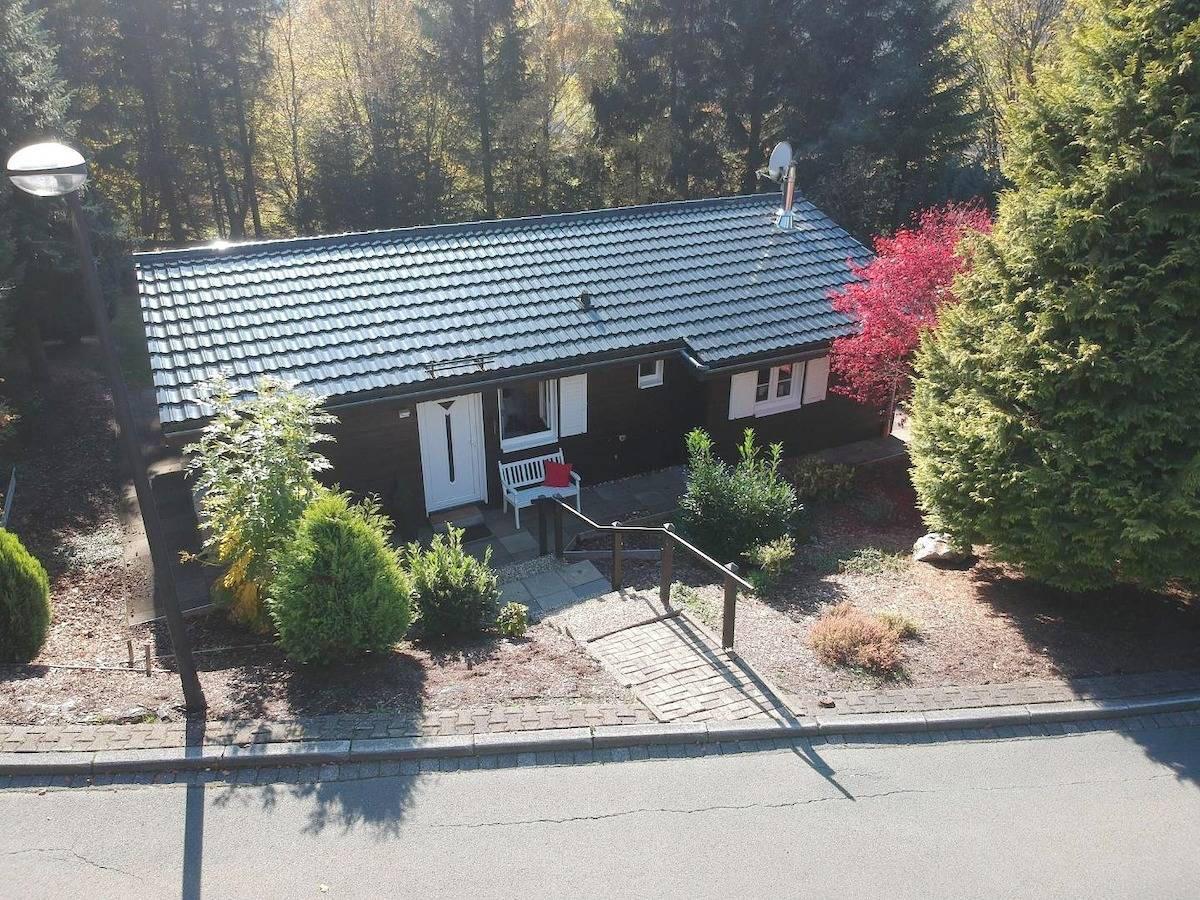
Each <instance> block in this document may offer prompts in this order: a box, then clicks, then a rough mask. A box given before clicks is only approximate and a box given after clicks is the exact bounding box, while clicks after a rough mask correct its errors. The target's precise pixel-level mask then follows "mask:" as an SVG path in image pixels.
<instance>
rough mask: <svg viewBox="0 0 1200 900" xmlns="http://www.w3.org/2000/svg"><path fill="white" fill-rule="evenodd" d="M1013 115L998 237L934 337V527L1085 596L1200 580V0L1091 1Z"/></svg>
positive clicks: (928, 396)
mask: <svg viewBox="0 0 1200 900" xmlns="http://www.w3.org/2000/svg"><path fill="white" fill-rule="evenodd" d="M1073 6H1074V12H1075V13H1076V15H1075V16H1074V17H1073V22H1074V28H1073V31H1072V34H1071V36H1070V37H1069V38H1068V39H1067V40H1065V41H1063V42H1062V48H1061V58H1060V60H1059V62H1058V63H1057V64H1056V65H1055V66H1053V67H1047V68H1046V69H1045V71H1044V72H1041V73H1039V77H1038V80H1037V82H1036V84H1035V85H1033V87H1032V89H1031V90H1030V91H1029V92H1028V96H1026V97H1024V98H1023V99H1022V102H1021V103H1017V104H1013V105H1011V107H1010V108H1011V110H1012V117H1011V119H1008V118H1007V114H1006V128H1005V138H1006V146H1005V175H1006V176H1007V178H1008V180H1009V181H1010V183H1011V184H1012V187H1011V188H1010V189H1009V190H1007V191H1005V192H1004V193H1003V194H1002V195H1001V198H1000V205H999V212H998V215H997V217H996V224H995V228H994V229H993V231H992V233H991V235H990V236H981V237H976V238H972V239H971V242H970V245H969V249H970V252H971V254H972V258H973V261H974V262H973V265H972V267H971V270H970V271H969V272H968V273H966V274H965V275H963V276H962V277H960V279H959V280H958V282H957V283H956V285H955V293H956V294H957V295H958V297H959V303H957V304H954V305H951V306H950V307H949V309H948V310H947V311H946V312H945V313H944V314H943V316H942V318H941V320H940V321H939V323H938V326H937V328H936V329H933V330H930V331H926V332H925V334H924V336H923V340H922V342H921V349H920V351H919V352H918V354H917V359H916V375H917V378H916V385H915V392H914V396H913V404H912V444H911V448H910V450H911V456H912V461H913V469H912V473H913V484H914V485H915V487H916V489H917V494H918V497H919V499H920V505H921V508H922V510H923V511H924V513H925V516H926V522H927V524H928V526H929V528H930V530H931V531H945V532H948V533H949V534H951V535H953V536H954V537H955V539H956V540H957V541H959V542H960V543H963V544H985V545H988V547H989V554H990V555H992V556H993V557H994V558H996V559H999V560H1004V561H1007V562H1011V563H1014V564H1016V565H1018V566H1020V567H1021V568H1022V570H1023V571H1024V572H1025V573H1026V574H1028V575H1029V576H1031V577H1033V578H1037V579H1040V580H1043V581H1046V582H1048V583H1050V584H1053V585H1055V586H1058V587H1061V588H1065V589H1067V590H1089V589H1101V588H1105V587H1108V586H1111V585H1112V584H1114V583H1117V582H1125V583H1133V584H1136V585H1139V586H1141V587H1143V588H1147V589H1161V588H1163V587H1167V586H1169V585H1170V584H1171V583H1172V582H1174V581H1177V580H1178V581H1182V582H1185V583H1193V584H1194V583H1196V582H1197V581H1200V455H1198V454H1197V448H1200V402H1197V397H1200V365H1198V364H1197V359H1200V302H1197V285H1200V243H1198V236H1200V203H1197V202H1196V201H1197V196H1196V185H1197V184H1200V127H1198V125H1197V123H1198V122H1200V89H1198V87H1197V85H1198V82H1197V71H1198V70H1197V66H1196V47H1197V40H1198V39H1200V24H1198V22H1197V11H1198V9H1200V7H1198V6H1197V3H1196V2H1195V0H1186V2H1180V0H1136V2H1134V0H1080V2H1077V3H1075V4H1073Z"/></svg>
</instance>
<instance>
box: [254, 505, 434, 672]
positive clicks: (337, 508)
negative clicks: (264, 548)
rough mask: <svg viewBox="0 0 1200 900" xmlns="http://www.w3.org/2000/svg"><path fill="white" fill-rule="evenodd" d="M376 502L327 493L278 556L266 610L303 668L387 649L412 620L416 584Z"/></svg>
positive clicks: (287, 649)
mask: <svg viewBox="0 0 1200 900" xmlns="http://www.w3.org/2000/svg"><path fill="white" fill-rule="evenodd" d="M388 531H389V523H388V520H387V518H386V517H385V516H383V515H381V514H380V513H379V510H378V506H377V504H375V503H374V502H373V501H372V502H367V503H364V504H362V505H355V504H353V503H351V502H350V499H349V498H348V497H347V496H346V495H345V494H334V493H329V494H325V495H324V496H321V497H319V498H317V499H316V500H314V501H312V502H311V503H309V504H308V506H307V507H306V508H305V510H304V513H303V514H302V515H301V517H300V521H299V523H298V524H297V526H296V532H295V534H294V536H293V537H292V539H291V541H290V542H289V543H288V544H287V545H286V547H285V548H284V549H283V551H282V552H281V553H280V554H279V556H278V560H277V566H276V568H277V572H276V575H275V579H274V581H273V582H272V584H271V596H270V599H268V601H267V608H268V611H269V612H270V615H271V620H272V621H273V622H274V623H275V628H276V630H277V631H278V633H279V643H280V644H281V645H282V647H283V650H284V652H285V653H286V654H287V655H288V656H289V657H290V658H292V659H294V660H296V661H297V662H303V663H308V662H316V663H329V662H341V661H343V660H347V659H351V658H353V657H356V656H361V655H362V654H364V653H366V652H368V651H371V650H374V651H382V650H387V649H388V648H389V647H391V646H392V645H393V644H395V643H396V641H398V640H400V638H402V637H403V636H404V632H405V631H406V630H407V629H408V625H409V622H410V620H411V611H410V601H409V595H410V592H411V580H410V578H409V576H408V573H407V572H405V571H404V569H403V568H402V567H401V565H400V561H399V559H398V558H397V555H396V552H395V551H394V550H393V549H392V547H391V545H390V543H389V541H388Z"/></svg>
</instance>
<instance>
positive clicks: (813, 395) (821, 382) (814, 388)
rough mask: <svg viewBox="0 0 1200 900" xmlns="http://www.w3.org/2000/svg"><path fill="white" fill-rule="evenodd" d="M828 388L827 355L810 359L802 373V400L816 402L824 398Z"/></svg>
mask: <svg viewBox="0 0 1200 900" xmlns="http://www.w3.org/2000/svg"><path fill="white" fill-rule="evenodd" d="M828 388H829V357H828V356H818V357H817V358H816V359H810V360H809V361H808V363H807V368H806V371H805V373H804V402H805V403H816V402H817V401H819V400H824V399H825V392H826V391H827V390H828Z"/></svg>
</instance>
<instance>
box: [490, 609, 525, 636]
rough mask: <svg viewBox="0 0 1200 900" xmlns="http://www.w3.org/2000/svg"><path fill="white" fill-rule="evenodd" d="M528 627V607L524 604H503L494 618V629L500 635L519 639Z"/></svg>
mask: <svg viewBox="0 0 1200 900" xmlns="http://www.w3.org/2000/svg"><path fill="white" fill-rule="evenodd" d="M528 627H529V607H528V606H526V605H525V604H524V603H505V604H504V606H503V607H501V609H500V614H499V615H498V616H496V628H497V629H498V630H499V631H500V633H501V634H502V635H504V636H505V637H510V638H519V637H521V636H522V635H523V634H525V629H527V628H528Z"/></svg>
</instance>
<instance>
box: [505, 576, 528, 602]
mask: <svg viewBox="0 0 1200 900" xmlns="http://www.w3.org/2000/svg"><path fill="white" fill-rule="evenodd" d="M532 602H533V595H532V594H531V593H529V588H527V587H525V585H523V584H521V582H519V581H510V582H508V583H507V584H502V585H500V603H501V605H503V604H505V603H524V604H525V605H526V606H528V605H529V604H530V603H532Z"/></svg>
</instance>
